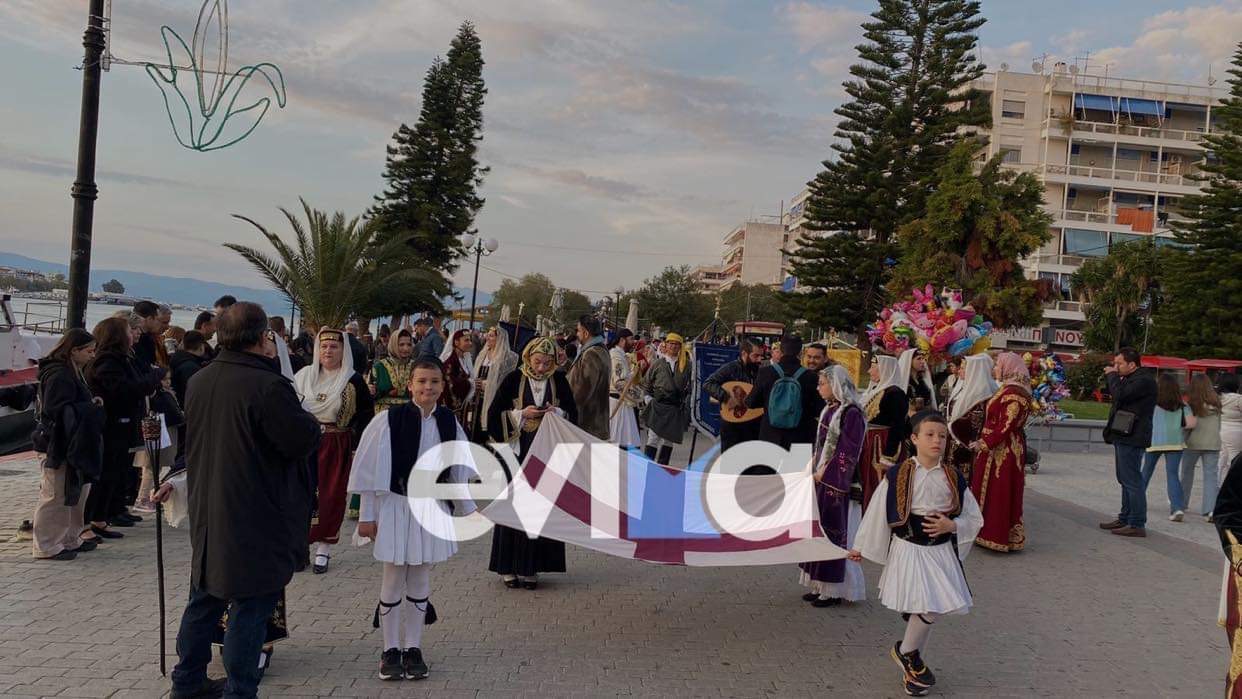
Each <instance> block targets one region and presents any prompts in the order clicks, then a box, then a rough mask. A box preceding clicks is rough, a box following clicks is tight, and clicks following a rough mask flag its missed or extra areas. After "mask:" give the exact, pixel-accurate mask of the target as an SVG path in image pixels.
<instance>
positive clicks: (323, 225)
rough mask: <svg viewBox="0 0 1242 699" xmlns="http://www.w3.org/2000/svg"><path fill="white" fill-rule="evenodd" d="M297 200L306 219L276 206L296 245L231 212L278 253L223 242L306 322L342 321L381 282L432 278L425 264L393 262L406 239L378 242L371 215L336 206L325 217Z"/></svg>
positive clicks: (336, 323) (329, 323)
mask: <svg viewBox="0 0 1242 699" xmlns="http://www.w3.org/2000/svg"><path fill="white" fill-rule="evenodd" d="M298 201H300V202H301V203H302V210H303V211H304V212H305V215H306V222H305V223H303V222H302V221H301V220H300V219H298V217H297V216H295V215H294V214H293V213H291V212H290V211H289V210H288V209H285V208H281V209H280V211H281V213H283V214H284V215H285V218H286V219H288V220H289V226H290V227H291V228H292V229H293V233H294V236H295V237H296V244H295V245H290V244H289V243H287V242H285V240H284V239H282V238H281V237H280V236H278V235H276V234H275V233H272V232H271V231H269V230H268V229H266V228H264V227H263V226H262V225H261V224H259V223H257V222H256V221H254V220H252V219H250V218H247V217H245V216H242V215H240V214H234V217H235V218H239V219H241V220H243V221H245V222H247V223H249V224H250V225H252V226H254V227H255V228H257V229H259V232H260V233H262V234H263V237H265V238H267V240H268V242H269V243H271V245H272V247H273V248H274V249H275V251H276V254H275V256H272V255H270V254H266V253H263V252H260V251H259V250H257V249H255V248H252V247H248V246H245V245H239V244H237V243H225V245H224V246H225V247H227V248H229V249H230V250H233V251H234V252H236V253H237V254H239V255H241V256H242V257H243V258H244V259H245V260H246V261H247V262H249V263H250V264H251V265H252V266H254V268H255V269H257V270H258V271H259V273H260V274H262V275H263V276H264V277H266V278H267V280H268V281H269V282H271V284H272V286H274V287H275V288H276V289H277V290H279V291H280V292H281V293H283V294H284V295H285V296H286V297H287V298H288V299H289V300H290V302H292V303H294V304H297V306H298V308H300V309H301V310H302V317H303V318H304V320H305V322H306V324H307V325H308V326H309V327H311V328H318V327H322V326H325V325H327V326H330V327H334V328H339V327H342V326H343V325H344V324H345V321H346V320H347V319H348V318H349V316H350V314H352V313H355V312H357V311H358V310H359V308H360V307H361V306H362V305H363V304H364V303H366V302H367V300H368V299H371V298H373V296H374V295H375V293H376V292H377V290H378V289H379V288H380V287H381V286H383V285H385V284H389V283H395V282H397V281H400V282H401V283H403V284H408V283H411V282H413V283H417V282H418V281H419V280H425V281H426V282H427V283H429V284H434V281H433V280H431V279H429V278H428V273H427V272H426V271H425V270H421V269H417V268H410V267H409V266H407V265H402V264H400V263H398V262H397V261H398V260H402V259H405V252H406V251H405V241H404V240H402V239H397V240H393V241H391V242H389V243H387V244H380V243H379V242H378V241H377V237H378V236H379V235H380V229H379V227H378V226H377V225H376V224H375V222H374V221H373V220H366V221H363V220H362V219H361V218H359V217H354V218H352V219H349V220H346V219H345V214H343V213H341V212H339V211H338V212H336V213H334V214H332V215H331V217H329V215H328V214H327V213H325V212H323V211H318V210H315V209H312V208H311V206H310V205H309V204H307V203H306V200H304V199H299V200H298Z"/></svg>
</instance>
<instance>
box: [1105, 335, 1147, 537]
mask: <svg viewBox="0 0 1242 699" xmlns="http://www.w3.org/2000/svg"><path fill="white" fill-rule="evenodd" d="M1141 360H1142V356H1141V355H1140V354H1139V353H1138V350H1136V349H1134V348H1133V347H1122V348H1121V350H1119V351H1118V352H1117V355H1116V356H1115V357H1113V365H1112V366H1107V367H1104V376H1105V379H1106V380H1107V381H1108V393H1109V395H1111V396H1112V397H1113V406H1112V409H1111V410H1109V413H1108V423H1107V424H1106V425H1105V426H1104V441H1105V442H1108V443H1109V444H1112V445H1113V460H1114V464H1115V466H1116V470H1117V483H1119V484H1120V485H1121V511H1120V512H1118V513H1117V518H1116V519H1114V520H1112V521H1110V522H1102V523H1101V524H1100V529H1104V530H1106V531H1111V532H1112V533H1114V534H1116V535H1118V536H1132V537H1143V536H1147V488H1146V486H1145V484H1144V482H1143V455H1144V453H1146V451H1147V447H1149V446H1151V419H1152V413H1153V412H1154V411H1155V409H1156V381H1155V379H1153V378H1152V377H1151V375H1150V373H1149V372H1147V371H1140V369H1139V363H1140V361H1141Z"/></svg>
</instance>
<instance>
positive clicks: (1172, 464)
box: [1143, 451, 1186, 514]
mask: <svg viewBox="0 0 1242 699" xmlns="http://www.w3.org/2000/svg"><path fill="white" fill-rule="evenodd" d="M1161 456H1163V457H1164V482H1165V488H1166V489H1167V490H1168V491H1169V514H1173V513H1174V512H1177V511H1179V510H1181V511H1185V510H1186V493H1185V492H1183V491H1182V481H1181V477H1180V474H1181V465H1182V452H1180V451H1149V452H1147V453H1145V454H1143V492H1147V484H1148V483H1150V482H1151V476H1152V474H1153V473H1154V472H1155V471H1156V462H1157V461H1159V460H1160V457H1161Z"/></svg>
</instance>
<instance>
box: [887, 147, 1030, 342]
mask: <svg viewBox="0 0 1242 699" xmlns="http://www.w3.org/2000/svg"><path fill="white" fill-rule="evenodd" d="M978 151H979V143H978V142H977V141H974V140H973V139H969V140H964V141H962V143H960V144H959V145H958V146H957V147H956V148H954V149H953V151H952V152H951V153H950V154H949V158H948V160H947V161H946V162H945V164H944V166H943V167H942V168H941V169H940V173H939V175H938V181H937V182H936V185H935V189H934V190H933V192H932V194H931V195H930V196H929V197H928V199H927V215H926V216H923V217H922V218H919V219H916V220H914V221H912V222H910V223H908V224H906V225H905V226H903V227H902V228H901V232H900V242H901V247H902V256H901V262H900V263H899V264H898V265H897V267H896V269H894V270H893V278H892V281H891V282H890V284H889V286H890V287H892V288H893V291H894V293H895V294H897V295H904V294H905V292H906V290H908V289H911V288H922V287H923V285H925V284H932V285H933V286H935V287H936V288H940V287H949V288H953V289H961V290H962V292H963V293H962V295H963V297H964V299H965V300H966V301H967V302H968V303H970V304H972V305H973V306H974V308H975V310H976V311H978V312H980V313H982V314H983V315H984V317H985V318H987V319H988V320H990V321H992V323H993V324H995V325H996V326H997V327H999V328H1020V327H1030V326H1034V325H1038V324H1039V323H1040V321H1042V320H1043V317H1044V310H1043V302H1044V300H1046V298H1047V296H1048V295H1049V292H1050V289H1049V288H1048V287H1049V286H1050V284H1048V283H1047V282H1037V281H1034V280H1030V279H1027V278H1026V275H1025V274H1023V271H1022V264H1021V260H1022V258H1023V257H1026V256H1027V255H1030V254H1031V253H1034V252H1035V251H1036V250H1038V249H1039V247H1040V246H1041V245H1043V244H1044V243H1046V242H1048V240H1049V239H1051V238H1052V232H1051V231H1050V230H1049V229H1048V226H1049V224H1050V223H1052V217H1051V216H1049V215H1048V213H1047V212H1045V211H1044V210H1043V200H1044V187H1043V185H1042V184H1040V182H1039V180H1038V179H1037V178H1036V177H1035V176H1034V175H1032V174H1031V173H1029V172H1024V173H1021V174H1017V173H1014V172H1013V171H1011V170H1005V169H1003V168H1001V156H999V155H998V156H996V157H994V158H992V159H991V160H990V161H988V162H986V163H984V164H983V167H982V168H976V164H975V155H976V153H978ZM976 170H978V171H976Z"/></svg>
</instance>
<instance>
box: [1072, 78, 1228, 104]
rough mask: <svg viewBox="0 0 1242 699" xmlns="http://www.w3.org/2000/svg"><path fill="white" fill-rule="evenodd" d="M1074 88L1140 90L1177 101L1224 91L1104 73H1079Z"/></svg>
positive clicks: (1089, 90) (1101, 90)
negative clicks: (1106, 75)
mask: <svg viewBox="0 0 1242 699" xmlns="http://www.w3.org/2000/svg"><path fill="white" fill-rule="evenodd" d="M1074 89H1075V90H1077V91H1078V92H1098V93H1101V94H1110V92H1111V91H1121V90H1124V91H1128V92H1140V93H1143V94H1145V95H1158V96H1159V99H1161V100H1172V101H1177V99H1178V98H1183V99H1207V100H1211V99H1216V98H1217V95H1223V94H1224V91H1223V90H1220V89H1216V88H1212V87H1207V86H1204V85H1186V84H1183V83H1166V82H1160V81H1159V80H1133V79H1131V78H1112V77H1104V76H1102V75H1086V74H1079V75H1078V76H1077V78H1076V79H1075V80H1074Z"/></svg>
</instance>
